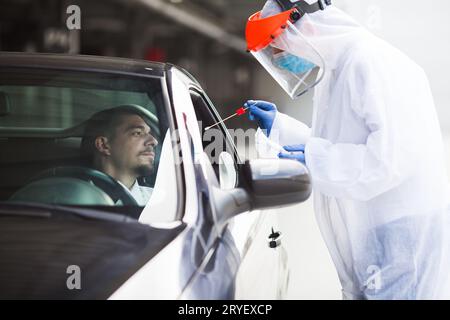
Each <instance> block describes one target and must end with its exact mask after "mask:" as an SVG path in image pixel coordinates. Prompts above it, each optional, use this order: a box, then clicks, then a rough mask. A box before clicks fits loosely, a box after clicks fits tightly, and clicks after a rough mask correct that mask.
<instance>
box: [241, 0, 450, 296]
mask: <svg viewBox="0 0 450 320" xmlns="http://www.w3.org/2000/svg"><path fill="white" fill-rule="evenodd" d="M312 1H314V0H312ZM246 38H247V44H248V50H249V51H250V52H251V53H252V54H253V55H254V56H255V57H256V58H257V59H258V61H259V62H260V63H261V64H262V65H263V66H264V68H265V69H266V70H267V71H268V72H269V73H270V74H271V75H272V76H273V78H274V79H275V80H276V81H277V82H278V83H279V84H280V86H281V87H282V88H283V89H284V90H285V91H286V92H287V93H288V94H289V96H290V97H291V98H293V99H295V98H298V97H299V96H301V95H302V94H303V93H305V92H306V91H308V90H310V89H311V88H313V87H314V111H313V119H312V128H308V127H307V126H306V125H305V124H303V123H301V122H299V121H297V120H295V119H293V118H291V117H289V116H287V115H285V114H283V113H281V112H279V111H277V107H276V106H275V105H274V104H272V103H270V102H265V101H254V100H250V101H248V102H247V103H246V107H249V117H250V119H251V120H257V121H258V124H259V127H260V128H261V129H263V130H262V132H264V134H265V135H267V137H268V138H269V139H271V140H273V141H275V142H277V143H278V144H280V145H281V146H285V147H284V150H283V151H282V152H280V154H279V157H280V158H288V159H295V160H298V161H301V162H303V163H304V164H305V165H306V166H307V168H308V170H309V172H310V174H311V178H312V181H313V190H314V208H315V213H316V217H317V221H318V224H319V226H320V230H321V233H322V235H323V237H324V239H325V242H326V244H327V246H328V248H329V251H330V254H331V257H332V259H333V262H334V264H335V266H336V268H337V271H338V275H339V279H340V282H341V285H342V292H343V297H344V298H347V299H444V298H449V297H450V283H449V274H450V258H449V254H448V252H449V249H448V244H449V239H448V234H449V233H450V230H449V223H448V220H447V217H448V214H447V207H448V198H449V193H448V189H447V183H448V181H447V174H446V169H445V164H444V151H443V143H442V137H441V133H440V128H439V123H438V119H437V116H436V112H435V108H434V103H433V98H432V95H431V90H430V87H429V83H428V80H427V77H426V75H425V73H424V71H423V70H422V69H421V68H420V67H419V66H417V65H416V64H415V63H414V62H413V61H411V60H410V59H409V58H408V57H406V56H405V55H404V54H402V53H401V52H400V51H398V50H397V49H395V48H393V47H392V46H390V45H389V44H387V43H386V42H384V41H382V40H381V39H379V38H377V37H375V36H374V35H372V34H370V33H369V32H368V31H367V30H365V29H364V28H363V27H362V26H360V25H359V24H358V23H356V22H355V21H354V20H353V19H352V18H350V17H349V16H348V15H347V14H345V13H343V12H342V11H340V10H339V9H337V8H336V7H334V6H333V5H331V1H329V0H322V1H318V2H310V1H308V2H306V1H297V2H293V3H291V2H290V1H289V0H285V1H281V0H279V1H273V0H269V1H267V2H266V5H265V6H264V8H263V10H262V11H261V12H258V13H256V14H254V15H252V16H251V17H250V18H249V21H248V23H247V30H246ZM258 134H262V133H261V131H260V130H259V133H258ZM264 138H266V137H264ZM318 276H319V275H318Z"/></svg>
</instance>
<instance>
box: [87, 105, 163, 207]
mask: <svg viewBox="0 0 450 320" xmlns="http://www.w3.org/2000/svg"><path fill="white" fill-rule="evenodd" d="M146 112H147V111H146V110H145V109H143V108H142V107H139V106H136V105H124V106H119V107H115V108H112V109H107V110H103V111H100V112H98V113H96V114H94V115H93V116H92V117H91V118H90V119H89V120H88V122H87V125H86V128H85V132H84V136H83V139H82V142H81V156H82V159H83V160H84V161H85V162H86V164H87V165H88V166H90V167H92V168H93V169H96V170H99V171H102V172H104V173H106V174H108V175H110V176H111V177H113V178H114V179H116V180H117V181H118V182H119V183H120V184H121V185H123V186H124V187H125V188H126V189H127V190H128V191H129V192H130V193H131V195H132V196H133V197H134V199H135V200H136V202H137V203H138V204H139V205H141V206H145V204H146V203H147V202H148V200H149V199H150V196H151V194H152V191H153V189H152V188H150V187H147V186H143V185H139V182H138V178H139V177H142V176H147V175H149V174H151V173H152V172H153V164H154V160H155V151H154V148H155V147H156V146H157V145H158V141H157V140H156V139H155V137H154V136H153V135H152V132H151V128H150V126H149V123H150V122H149V121H150V120H149V118H148V117H147V115H146Z"/></svg>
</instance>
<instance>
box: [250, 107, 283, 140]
mask: <svg viewBox="0 0 450 320" xmlns="http://www.w3.org/2000/svg"><path fill="white" fill-rule="evenodd" d="M244 107H245V108H247V107H248V118H249V119H250V120H251V121H254V120H256V121H258V126H259V127H260V128H261V129H263V130H265V131H266V135H267V136H269V135H270V130H272V125H273V120H274V119H275V115H276V113H277V106H276V105H274V104H273V103H270V102H267V101H260V100H257V101H255V100H248V101H247V102H246V103H245V104H244Z"/></svg>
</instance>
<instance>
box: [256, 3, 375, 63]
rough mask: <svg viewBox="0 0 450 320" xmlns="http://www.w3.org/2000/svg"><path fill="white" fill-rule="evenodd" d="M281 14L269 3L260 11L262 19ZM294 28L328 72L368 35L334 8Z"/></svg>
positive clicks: (344, 14)
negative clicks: (315, 53)
mask: <svg viewBox="0 0 450 320" xmlns="http://www.w3.org/2000/svg"><path fill="white" fill-rule="evenodd" d="M306 2H308V3H310V2H315V0H311V1H306ZM280 12H281V8H280V6H279V5H278V3H277V2H276V1H274V0H268V1H267V2H266V3H265V5H264V7H263V9H262V10H261V17H262V18H266V17H270V16H273V15H275V14H278V13H280ZM295 26H296V27H297V28H298V29H299V30H301V31H302V34H303V35H304V36H305V38H306V39H307V40H308V41H309V42H310V43H311V44H312V45H313V46H314V47H315V49H316V50H317V51H318V52H319V53H320V54H321V55H322V57H323V59H324V61H325V64H326V68H327V69H335V68H336V67H337V66H338V65H339V61H340V59H341V58H342V57H343V56H345V53H346V52H347V50H348V49H349V48H350V47H351V46H352V45H354V44H355V42H356V41H355V40H357V39H358V38H361V39H362V34H367V31H366V30H365V29H364V28H363V27H362V26H361V25H360V24H358V23H357V22H356V21H355V20H354V19H353V18H352V17H350V16H349V15H348V14H346V13H344V12H343V11H341V10H339V9H338V8H336V7H335V6H333V5H331V6H328V7H327V8H326V9H325V10H323V11H317V12H315V13H312V14H306V15H305V16H304V17H302V18H301V19H300V20H299V21H297V22H296V23H295ZM292 45H295V44H292ZM292 51H295V48H292Z"/></svg>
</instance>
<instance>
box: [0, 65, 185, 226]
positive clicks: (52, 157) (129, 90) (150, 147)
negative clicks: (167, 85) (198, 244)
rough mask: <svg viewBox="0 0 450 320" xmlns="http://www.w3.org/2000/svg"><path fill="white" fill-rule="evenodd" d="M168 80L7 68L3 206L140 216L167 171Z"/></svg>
mask: <svg viewBox="0 0 450 320" xmlns="http://www.w3.org/2000/svg"><path fill="white" fill-rule="evenodd" d="M163 83H164V81H163V79H162V78H161V77H156V76H155V77H140V76H132V75H121V74H113V73H102V72H81V71H69V70H48V69H26V68H12V67H4V68H2V69H0V148H1V150H2V152H1V153H0V201H5V202H37V203H47V204H59V205H68V206H82V207H101V208H105V209H107V210H110V211H114V212H119V213H127V214H129V215H131V216H133V217H135V218H138V217H139V215H140V212H141V211H142V208H143V207H144V206H145V205H146V204H147V203H148V201H149V199H151V197H152V195H153V194H154V193H155V191H156V190H154V188H155V181H156V180H157V176H158V175H159V174H163V175H164V174H165V175H166V174H167V172H166V173H161V172H159V167H160V166H159V161H160V154H161V147H162V145H163V144H164V142H165V141H164V140H165V139H166V140H167V139H169V140H170V137H169V138H167V137H168V136H167V133H168V132H169V131H170V130H169V123H168V119H169V115H168V114H167V111H166V110H167V109H166V106H165V104H164V103H165V102H164V101H165V98H164V96H163V88H162V84H163ZM169 143H170V142H169ZM126 169H129V171H126ZM165 170H175V168H170V167H167V166H166V168H165ZM125 172H126V174H125ZM172 183H176V181H175V182H173V181H172ZM171 201H175V202H176V201H177V199H173V197H172V198H171ZM125 208H126V210H125ZM170 215H171V216H175V214H173V213H170Z"/></svg>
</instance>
